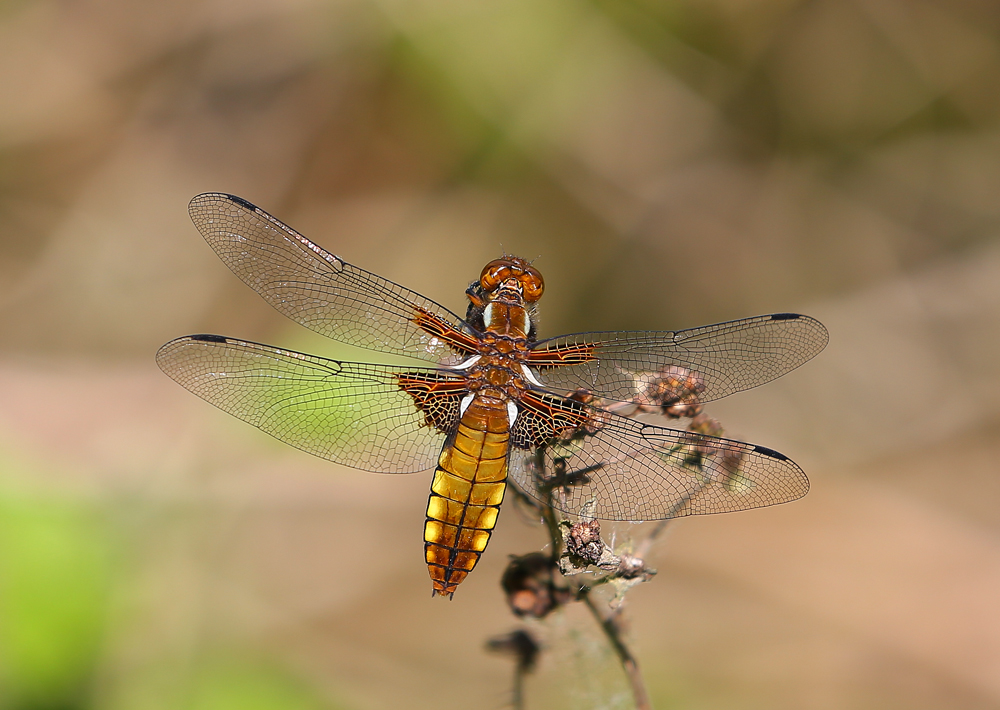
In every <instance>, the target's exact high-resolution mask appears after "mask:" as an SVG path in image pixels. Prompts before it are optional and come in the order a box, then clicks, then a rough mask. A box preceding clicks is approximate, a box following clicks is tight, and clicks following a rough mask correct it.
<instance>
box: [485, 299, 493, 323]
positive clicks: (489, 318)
mask: <svg viewBox="0 0 1000 710" xmlns="http://www.w3.org/2000/svg"><path fill="white" fill-rule="evenodd" d="M492 322H493V304H492V303H487V304H486V308H484V309H483V324H484V325H485V326H486V327H487V328H489V327H490V323H492Z"/></svg>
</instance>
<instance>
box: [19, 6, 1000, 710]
mask: <svg viewBox="0 0 1000 710" xmlns="http://www.w3.org/2000/svg"><path fill="white" fill-rule="evenodd" d="M998 87H1000V6H998V5H997V4H996V3H995V2H993V1H992V0H951V1H950V2H946V1H944V0H938V1H925V0H864V1H861V2H852V1H851V0H846V1H844V0H805V1H802V0H769V1H760V0H758V1H753V0H673V1H670V0H615V1H611V0H589V1H588V0H545V1H544V2H539V1H537V0H534V1H531V2H529V1H527V0H520V1H518V0H512V1H506V0H504V1H501V2H493V3H480V2H460V1H457V0H452V1H451V2H446V1H443V0H442V1H440V2H435V1H417V0H405V1H404V0H343V1H336V0H334V1H332V2H316V1H315V0H294V1H287V0H286V1H285V2H278V1H276V0H250V1H248V2H231V1H230V0H207V1H204V2H198V1H196V0H181V1H180V2H172V3H154V2H139V3H136V2H125V1H124V0H104V1H103V2H97V1H96V0H78V1H77V2H50V1H47V0H0V708H3V709H4V710H28V709H29V708H30V709H31V710H84V709H93V710H108V709H114V710H134V709H148V710H160V709H167V708H170V709H174V708H191V709H195V710H228V709H230V708H233V709H235V708H240V710H270V709H271V708H284V709H292V710H297V709H299V708H302V709H313V708H315V709H320V708H326V709H332V708H351V709H354V708H357V709H367V708H399V707H406V708H432V707H433V708H438V707H441V706H442V704H444V705H447V706H448V707H456V708H464V707H483V708H500V707H503V706H504V705H505V703H507V702H508V700H509V699H510V682H509V676H510V669H511V665H510V663H509V661H507V660H504V659H502V658H497V657H494V656H490V655H487V654H486V652H485V651H483V650H482V645H483V641H484V640H485V638H486V637H487V636H490V635H492V634H496V633H500V632H504V631H506V630H508V629H510V628H512V627H513V626H514V625H515V620H514V619H513V617H511V616H510V615H509V614H508V612H507V611H506V608H505V605H504V601H503V598H502V595H501V592H500V589H499V585H498V579H499V574H500V572H501V570H502V568H503V566H504V564H505V562H506V558H507V555H508V554H510V553H515V552H520V553H524V552H529V551H531V550H535V549H538V548H539V546H540V545H542V544H543V542H544V536H543V535H542V532H541V531H540V530H539V529H538V527H537V526H535V525H534V524H532V523H531V522H530V521H528V520H526V519H525V516H523V515H521V514H520V513H519V512H518V511H517V510H516V509H515V508H513V507H509V508H508V509H507V510H506V512H505V514H504V515H503V516H502V517H501V521H500V525H499V529H498V533H497V535H496V536H495V537H494V541H493V543H492V544H491V547H490V554H488V555H487V556H486V557H485V558H484V561H483V563H482V564H481V565H480V567H479V568H478V569H477V571H476V573H475V574H474V575H473V576H472V577H470V579H469V581H468V582H466V583H465V584H464V585H463V586H462V588H461V589H460V590H459V593H458V594H457V595H456V597H455V600H454V601H453V602H451V603H447V602H443V601H441V600H436V599H431V598H430V584H429V581H428V580H427V578H426V572H425V568H424V565H423V563H422V559H421V541H420V530H421V525H422V519H423V508H424V505H425V502H426V489H427V486H428V480H429V479H428V478H427V477H426V476H408V477H393V476H377V475H371V474H364V473H358V472H353V471H349V470H340V469H338V467H336V466H333V465H331V464H326V463H325V462H323V461H320V460H316V459H312V458H310V457H308V456H307V455H305V454H301V453H299V452H296V451H294V450H291V449H288V448H286V447H283V446H282V445H280V444H278V443H277V442H274V441H273V440H271V439H269V438H268V437H267V436H265V435H263V434H260V433H258V432H256V431H254V430H252V429H250V428H249V427H247V426H245V425H243V424H241V423H239V422H237V421H235V420H231V419H229V418H227V416H226V415H224V414H222V413H221V412H218V411H216V410H214V409H212V408H211V407H210V406H208V405H207V404H205V403H203V402H201V401H199V400H197V399H196V398H194V397H193V396H191V395H189V394H188V393H186V392H184V391H183V390H182V389H181V388H179V387H177V386H176V385H175V384H174V383H173V382H171V381H170V380H168V379H167V378H166V377H164V376H163V375H162V374H161V373H160V372H159V371H158V370H157V369H156V367H155V365H154V363H153V352H154V351H155V349H156V348H157V347H158V346H159V345H160V344H162V343H163V342H165V341H167V340H169V339H171V338H173V337H176V336H178V335H182V334H186V333H192V332H217V333H222V334H226V335H233V336H239V337H243V338H248V339H254V340H261V341H264V342H272V343H275V344H281V345H285V346H288V347H297V348H300V349H308V350H312V351H314V352H318V353H320V354H323V353H324V352H333V350H332V349H331V346H329V345H327V344H324V343H320V342H317V341H318V340H319V338H313V337H312V336H310V335H308V334H306V333H304V332H303V330H302V329H301V328H298V327H297V326H294V325H293V324H290V323H289V322H287V321H285V320H283V319H282V318H281V316H279V315H278V314H277V313H276V312H274V311H273V310H271V309H269V308H268V307H267V306H266V304H264V303H263V301H261V300H260V299H259V298H258V297H257V296H256V295H255V294H254V293H253V292H252V291H250V290H249V289H248V288H246V287H245V286H244V285H243V284H241V283H240V282H239V281H238V280H237V279H236V278H235V277H234V276H233V275H232V274H230V273H229V271H228V270H226V268H225V267H224V266H223V265H222V263H221V262H219V261H218V259H217V258H216V257H215V255H214V254H213V253H212V251H211V250H210V249H209V248H208V247H207V246H206V244H205V243H204V242H203V241H202V239H201V238H200V237H199V236H198V234H197V232H196V231H195V229H194V228H193V226H192V225H191V224H190V222H189V221H188V218H187V214H186V205H187V201H188V200H189V199H190V198H191V197H192V196H193V195H195V194H197V193H199V192H204V191H211V190H221V191H227V192H232V193H235V194H238V195H240V196H242V197H245V198H247V199H249V200H251V201H253V202H255V203H257V204H259V205H260V206H262V207H263V208H265V209H267V210H268V211H270V212H271V213H273V214H275V215H276V216H278V217H279V218H281V219H283V220H284V221H286V222H288V223H289V224H291V225H292V226H293V227H295V228H297V229H298V230H300V231H302V232H303V233H304V234H306V235H307V236H309V237H310V238H312V239H313V240H315V241H316V242H318V243H319V244H321V245H322V246H324V247H326V248H328V249H329V250H331V251H333V252H334V253H336V254H339V255H341V256H343V257H344V258H345V259H347V260H348V261H351V262H353V263H356V264H358V265H360V266H362V267H364V268H367V269H370V270H372V271H374V272H376V273H378V274H380V275H383V276H386V277H387V278H390V279H393V280H395V281H398V282H400V283H403V284H405V285H407V286H409V287H411V288H413V289H415V290H417V291H420V292H422V293H424V294H426V295H428V296H429V297H431V298H433V299H435V300H437V301H439V302H441V303H443V304H445V305H446V306H448V307H450V308H452V309H453V310H461V309H463V308H464V306H463V290H464V288H465V286H466V285H467V284H468V282H469V281H470V280H471V279H472V278H474V277H476V276H477V275H478V273H479V270H480V269H481V267H482V265H483V264H484V263H485V262H486V261H487V260H489V259H491V258H494V257H496V256H498V255H499V254H500V253H501V251H502V250H506V251H507V252H509V253H515V254H519V255H521V256H524V257H526V258H535V257H538V259H537V261H536V262H535V263H536V265H537V266H538V267H539V268H540V269H541V270H542V271H543V273H544V274H545V277H546V283H547V289H548V290H547V294H546V296H545V298H544V300H543V302H542V307H543V311H542V317H543V320H542V326H541V327H542V332H543V334H547V335H555V334H558V333H561V332H568V331H573V330H601V329H613V328H614V329H617V328H636V327H641V328H681V327H689V326H695V325H700V324H703V323H708V322H714V321H719V320H726V319H731V318H738V317H742V316H749V315H754V314H758V313H764V312H773V311H800V312H805V313H809V314H811V315H814V316H816V317H818V318H820V319H821V320H822V321H824V322H825V323H826V325H827V326H828V327H829V329H830V332H831V337H832V339H831V344H830V347H829V348H828V349H827V351H826V352H824V353H823V354H822V355H821V356H820V357H818V358H817V359H816V360H815V361H813V362H811V363H809V364H808V365H807V366H806V367H804V368H803V369H802V370H800V371H797V372H795V373H793V374H791V375H789V376H787V377H786V378H784V379H782V380H780V381H779V382H776V383H774V384H772V385H769V386H767V387H765V388H762V389H760V390H759V391H752V392H749V393H744V394H741V395H737V396H735V397H732V398H730V399H728V400H726V401H724V402H719V403H715V404H713V405H710V406H709V408H708V411H709V413H710V414H713V415H714V416H717V417H719V418H721V419H722V421H723V422H724V423H725V424H726V426H727V428H728V431H729V432H731V433H732V434H734V435H736V436H740V437H744V438H746V439H747V440H750V441H754V442H758V443H762V444H765V445H767V446H771V447H774V448H777V449H779V450H780V451H782V452H784V453H786V454H788V455H790V456H792V457H793V458H794V459H795V460H796V461H798V462H799V463H800V464H801V465H802V466H803V468H804V469H805V470H806V471H807V472H808V473H809V474H810V476H811V478H812V480H813V490H812V492H811V493H810V495H809V496H808V497H807V498H806V499H804V500H802V501H799V502H796V503H793V504H790V505H786V506H782V507H779V508H774V509H765V510H759V511H753V512H747V513H741V514H736V515H725V516H714V517H708V518H704V519H696V520H684V521H680V522H678V523H677V524H675V525H674V526H672V528H671V533H670V534H669V535H668V536H667V537H666V538H665V539H664V540H663V541H662V542H660V543H659V546H658V548H657V550H656V552H655V555H654V559H653V564H654V566H656V567H657V568H658V569H659V570H660V574H659V575H658V576H657V577H656V578H655V579H654V580H653V581H652V582H651V583H650V584H646V585H643V586H642V587H641V588H639V589H636V590H634V591H633V592H632V593H631V594H630V596H629V604H630V609H629V614H630V617H631V619H632V620H633V628H632V631H631V636H630V638H631V640H632V642H633V643H634V647H635V649H636V652H637V654H638V656H639V659H640V661H641V663H642V665H643V668H644V669H645V671H646V674H647V678H648V681H649V684H650V687H651V691H652V694H653V697H654V703H655V704H656V706H657V707H658V708H685V709H686V708H705V709H708V708H713V709H717V708H734V709H736V708H740V709H743V708H788V709H793V708H795V709H801V708H807V709H817V710H825V709H828V708H829V709H834V708H908V709H912V708H920V709H922V708H928V709H930V708H945V707H947V708H996V707H1000V607H998V599H1000V475H998V474H1000V470H998V468H1000V467H998V461H1000V439H998V436H997V432H998V426H1000V239H998V233H1000V232H998V226H1000V225H998V223H1000V201H998V200H997V195H998V194H1000V132H998V118H1000V91H998ZM324 348H326V349H325V350H324ZM370 357H371V359H372V360H375V361H377V360H378V356H377V355H371V356H370ZM624 532H625V533H626V534H627V532H628V531H624ZM578 611H579V610H570V611H569V612H568V613H566V614H565V615H563V616H561V617H560V618H558V619H554V620H552V621H550V622H548V623H547V624H545V625H543V626H540V627H538V628H537V631H538V633H539V634H540V635H541V636H542V637H543V639H545V641H546V643H547V645H548V651H547V652H546V653H545V655H544V656H543V660H542V663H541V666H540V668H539V669H538V672H537V673H536V674H535V675H534V676H533V677H531V678H530V679H529V681H528V685H527V693H528V707H533V708H539V707H551V708H564V707H566V708H568V707H574V708H583V707H587V708H626V707H629V706H630V704H629V702H630V701H629V696H628V693H627V690H626V686H625V685H624V683H623V681H622V679H621V677H620V671H619V670H618V668H617V666H616V664H615V661H614V659H613V658H612V657H611V656H610V655H609V653H608V651H607V649H606V648H605V646H604V644H603V642H602V641H601V639H600V638H599V637H598V636H597V635H596V634H595V632H594V631H593V628H592V624H591V623H590V620H589V619H588V618H586V617H585V616H584V615H583V614H582V613H578Z"/></svg>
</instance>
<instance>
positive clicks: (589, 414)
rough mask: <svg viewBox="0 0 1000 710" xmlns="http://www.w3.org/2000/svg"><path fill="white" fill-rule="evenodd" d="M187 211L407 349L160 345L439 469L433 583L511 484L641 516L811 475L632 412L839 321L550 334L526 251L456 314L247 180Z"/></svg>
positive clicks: (179, 376)
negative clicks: (349, 351) (286, 217)
mask: <svg viewBox="0 0 1000 710" xmlns="http://www.w3.org/2000/svg"><path fill="white" fill-rule="evenodd" d="M189 214H190V216H191V219H192V221H193V222H194V224H195V226H196V227H197V229H198V231H199V232H201V235H202V236H203V237H204V238H205V240H206V241H207V242H208V243H209V245H210V246H211V247H212V248H213V249H214V250H215V252H216V254H217V255H218V256H219V257H220V258H221V259H222V261H223V262H224V263H225V264H226V266H228V267H229V268H230V269H231V270H232V271H233V272H234V273H235V274H236V275H237V276H238V277H239V278H240V279H242V280H243V281H244V282H245V283H246V284H247V285H248V286H250V287H251V288H252V289H254V290H255V291H256V292H257V293H258V294H260V295H261V296H262V297H263V298H264V300H265V301H267V302H268V303H269V304H270V305H271V306H273V307H274V308H276V309H277V310H278V311H280V312H281V313H283V314H284V315H286V316H288V317H289V318H291V319H292V320H294V321H296V322H297V323H299V324H301V325H303V326H305V327H307V328H310V329H312V330H314V331H316V332H318V333H321V334H323V335H325V336H328V337H330V338H332V339H334V340H337V341H340V342H343V343H347V344H350V345H353V346H360V347H362V348H365V349H369V350H373V351H378V352H380V353H385V354H390V355H396V356H405V361H406V362H410V361H413V364H412V365H409V364H407V365H398V364H396V365H389V364H371V363H360V362H343V361H339V360H333V359H327V358H323V357H317V356H314V355H308V354H305V353H300V352H294V351H291V350H286V349H283V348H277V347H272V346H269V345H262V344H260V343H255V342H250V341H247V340H240V339H238V338H231V337H225V336H221V335H207V334H201V335H189V336H185V337H181V338H178V339H176V340H173V341H171V342H169V343H167V344H166V345H164V346H163V347H161V348H160V349H159V351H158V352H157V354H156V361H157V363H158V364H159V366H160V368H161V369H162V370H163V371H164V372H165V373H166V374H167V375H169V376H170V377H171V378H173V379H174V380H176V381H177V382H178V383H179V384H181V385H182V386H183V387H185V388H186V389H188V390H190V391H191V392H193V393H194V394H196V395H198V396H199V397H201V398H203V399H205V400H207V401H208V402H210V403H211V404H213V405H215V406H216V407H218V408H220V409H222V410H224V411H226V412H228V413H230V414H232V415H234V416H236V417H238V418H239V419H242V420H243V421H245V422H247V423H249V424H251V425H253V426H255V427H258V428H259V429H261V430H262V431H264V432H266V433H268V434H270V435H272V436H274V437H276V438H278V439H280V440H281V441H283V442H285V443H287V444H290V445H292V446H294V447H296V448H299V449H301V450H303V451H306V452H308V453H311V454H315V455H316V456H320V457H322V458H324V459H328V460H330V461H333V462H336V463H339V464H343V465H346V466H349V467H353V468H357V469H361V470H365V471H373V472H380V473H393V474H404V473H417V472H424V471H433V475H432V479H431V491H430V495H429V499H428V505H427V509H426V518H425V521H424V533H423V535H424V554H425V562H426V565H427V568H428V571H429V574H430V577H431V582H432V586H433V592H432V594H433V595H441V596H448V597H449V598H451V597H452V596H453V595H454V593H455V590H456V589H457V587H458V585H459V584H461V583H462V582H463V581H464V580H465V579H466V577H467V576H468V574H469V573H470V572H471V571H472V569H473V568H474V567H475V566H476V563H477V562H478V561H479V559H480V557H481V556H482V554H483V552H484V551H485V550H486V546H487V544H488V542H489V540H490V537H491V535H492V534H493V530H494V528H495V526H496V522H497V516H498V515H499V512H500V507H501V504H502V502H503V500H504V494H505V492H506V490H507V488H508V486H509V485H510V484H513V485H514V486H516V487H517V489H518V490H519V491H520V492H521V493H523V494H524V495H526V496H528V497H529V499H533V500H535V501H537V502H539V503H540V504H541V503H544V504H545V505H550V506H552V507H554V508H556V509H557V510H559V511H561V512H562V513H564V514H567V515H570V516H573V515H586V516H589V518H591V519H596V520H617V521H632V522H640V521H649V520H662V519H667V518H673V517H679V516H683V515H694V514H708V513H722V512H729V511H737V510H746V509H750V508H757V507H762V506H767V505H773V504H777V503H784V502H787V501H791V500H794V499H796V498H800V497H801V496H803V495H805V494H806V492H807V491H808V490H809V481H808V479H807V478H806V476H805V474H804V473H803V471H802V469H801V468H799V466H798V465H796V464H795V463H794V462H793V461H791V460H790V459H789V458H788V457H787V456H785V455H783V454H780V453H778V452H777V451H774V450H772V449H769V448H766V447H763V446H757V445H753V444H747V443H744V442H741V441H736V440H733V439H727V438H722V437H718V436H712V435H709V434H700V433H696V432H692V431H690V430H680V429H674V428H671V427H669V426H664V425H661V424H657V423H650V422H648V421H644V417H642V416H638V415H640V414H642V413H649V412H654V411H659V412H660V413H665V414H670V413H671V412H673V414H674V415H678V414H690V412H691V408H692V407H699V406H700V405H701V404H702V403H704V402H709V401H712V400H716V399H719V398H721V397H725V396H727V395H730V394H733V393H735V392H739V391H742V390H746V389H749V388H751V387H756V386H758V385H761V384H764V383H766V382H769V381H771V380H773V379H775V378H777V377H779V376H781V375H783V374H785V373H787V372H789V371H790V370H793V369H795V368H796V367H799V366H800V365H802V364H803V363H805V362H806V361H808V360H809V359H811V358H812V357H814V356H815V355H816V354H818V353H819V352H820V351H821V350H822V349H823V348H824V347H825V346H826V343H827V340H828V334H827V331H826V329H825V328H824V327H823V325H822V324H821V323H819V322H818V321H817V320H815V319H813V318H810V317H808V316H804V315H799V314H793V313H779V314H771V315H763V316H757V317H753V318H745V319H742V320H735V321H730V322H726V323H719V324H716V325H708V326H704V327H699V328H692V329H688V330H678V331H615V332H592V333H577V334H572V335H563V336H559V337H555V338H548V339H543V340H539V339H538V337H537V328H536V326H537V306H538V301H539V299H540V298H541V296H542V293H543V291H544V288H545V286H544V280H543V278H542V274H541V273H540V272H539V270H538V269H537V268H536V267H535V266H533V265H532V264H531V263H529V262H528V261H526V260H524V259H521V258H518V257H515V256H509V255H504V256H502V257H501V258H499V259H495V260H493V261H490V262H489V263H488V264H486V266H485V268H484V269H483V270H482V273H481V274H480V276H479V278H478V279H477V280H475V281H473V282H472V283H471V285H470V286H469V287H468V289H467V290H466V292H465V293H466V298H467V301H468V303H467V306H466V309H467V310H466V314H465V317H464V318H462V317H459V316H458V315H456V314H455V313H453V312H452V311H450V310H448V309H447V308H445V307H444V306H442V305H440V304H438V303H436V302H434V301H432V300H431V299H429V298H426V297H424V296H421V295H420V294H418V293H415V292H413V291H411V290H409V289H406V288H404V287H403V286H400V285H398V284H396V283H393V282H392V281H389V280H387V279H384V278H382V277H380V276H377V275H375V274H373V273H371V272H369V271H365V270H364V269H361V268H359V267H357V266H354V265H353V264H349V263H348V262H346V261H344V260H343V259H341V258H340V257H338V256H334V255H333V254H331V253H329V252H327V251H325V250H324V249H322V248H321V247H319V246H317V245H316V244H314V243H313V242H311V241H309V240H308V239H306V238H305V237H304V236H302V235H301V234H299V233H298V232H296V231H295V230H293V229H292V228H290V227H288V226H286V225H285V224H283V223H282V222H280V221H279V220H277V219H275V218H274V217H272V216H271V215H270V214H268V213H267V212H265V211H264V210H262V209H260V208H259V207H256V206H255V205H253V204H251V203H250V202H247V201H246V200H244V199H242V198H239V197H236V196H234V195H228V194H223V193H206V194H202V195H199V196H197V197H195V198H194V199H193V200H192V201H191V203H190V206H189ZM667 423H669V422H667Z"/></svg>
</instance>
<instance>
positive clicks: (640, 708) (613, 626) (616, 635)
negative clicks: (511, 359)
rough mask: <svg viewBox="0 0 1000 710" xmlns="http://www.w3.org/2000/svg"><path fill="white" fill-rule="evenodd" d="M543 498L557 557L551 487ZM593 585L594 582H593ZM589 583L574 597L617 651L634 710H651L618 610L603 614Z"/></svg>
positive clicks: (542, 457)
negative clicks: (630, 692) (622, 633)
mask: <svg viewBox="0 0 1000 710" xmlns="http://www.w3.org/2000/svg"><path fill="white" fill-rule="evenodd" d="M535 455H536V456H537V459H536V460H537V462H538V464H539V465H542V464H543V463H544V461H545V454H544V448H542V447H539V449H538V451H537V452H536V454H535ZM545 497H546V500H545V501H544V503H543V504H542V505H541V506H539V508H540V511H541V514H542V517H543V518H544V520H545V526H546V528H547V529H548V531H549V538H550V541H551V544H552V559H553V560H558V559H559V556H560V554H562V546H563V536H562V533H561V532H560V530H559V520H558V518H557V516H556V512H555V508H553V507H552V505H551V502H552V489H551V488H550V489H548V490H547V491H546V496H545ZM666 522H667V521H665V520H664V521H663V522H662V523H661V525H660V526H657V529H656V531H655V533H654V536H655V534H658V533H659V532H660V531H661V530H662V527H663V526H665V524H666ZM609 580H610V577H604V578H602V579H600V580H597V582H596V584H604V583H606V582H607V581H609ZM594 586H596V585H594ZM590 591H591V587H590V586H580V587H579V589H578V590H577V598H578V599H580V600H581V601H583V603H584V604H586V605H587V608H588V609H589V610H590V613H591V614H593V616H594V619H596V620H597V623H598V624H600V626H601V629H602V630H603V631H604V635H605V636H607V637H608V641H609V642H610V643H611V646H612V648H614V650H615V653H616V654H617V655H618V660H619V661H620V662H621V664H622V668H623V669H624V671H625V675H626V677H627V678H628V682H629V685H630V686H631V688H632V697H633V698H634V700H635V706H636V710H652V707H653V706H652V705H651V704H650V702H649V695H648V694H647V692H646V683H645V681H644V680H643V678H642V673H641V672H640V670H639V664H638V663H637V662H636V660H635V657H634V656H632V653H631V651H629V649H628V646H626V645H625V641H624V640H623V639H622V636H621V629H620V628H619V625H618V623H617V621H616V619H617V616H618V614H619V612H618V611H614V612H612V613H611V615H610V616H607V617H605V616H604V615H602V614H601V611H600V609H598V608H597V605H596V604H595V603H594V600H593V599H592V598H591V596H590ZM522 679H523V674H520V673H518V674H517V675H515V678H514V702H515V705H514V706H515V708H520V707H521V705H520V702H521V692H520V690H521V689H520V683H521V681H522Z"/></svg>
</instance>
